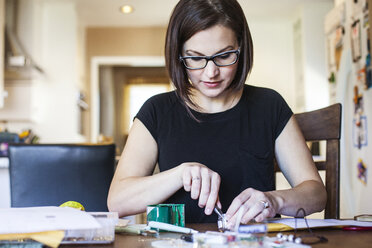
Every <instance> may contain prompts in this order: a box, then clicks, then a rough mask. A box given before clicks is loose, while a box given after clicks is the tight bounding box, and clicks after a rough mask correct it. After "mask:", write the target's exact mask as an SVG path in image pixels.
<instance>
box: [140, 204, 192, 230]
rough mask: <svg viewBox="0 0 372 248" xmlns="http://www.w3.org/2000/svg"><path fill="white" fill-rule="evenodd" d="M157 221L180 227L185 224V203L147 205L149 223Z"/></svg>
mask: <svg viewBox="0 0 372 248" xmlns="http://www.w3.org/2000/svg"><path fill="white" fill-rule="evenodd" d="M150 221H157V222H163V223H168V224H172V225H176V226H180V227H184V226H185V205H184V204H158V205H149V206H147V223H149V222H150Z"/></svg>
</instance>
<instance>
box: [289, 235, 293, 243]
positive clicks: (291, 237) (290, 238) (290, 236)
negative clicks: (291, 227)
mask: <svg viewBox="0 0 372 248" xmlns="http://www.w3.org/2000/svg"><path fill="white" fill-rule="evenodd" d="M293 240H294V235H293V234H290V235H288V241H289V242H293Z"/></svg>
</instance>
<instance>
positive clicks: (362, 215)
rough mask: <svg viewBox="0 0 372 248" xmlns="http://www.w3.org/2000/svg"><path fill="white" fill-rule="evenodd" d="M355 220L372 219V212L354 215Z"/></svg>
mask: <svg viewBox="0 0 372 248" xmlns="http://www.w3.org/2000/svg"><path fill="white" fill-rule="evenodd" d="M354 220H357V221H372V214H361V215H357V216H354Z"/></svg>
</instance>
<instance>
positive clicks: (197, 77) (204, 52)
mask: <svg viewBox="0 0 372 248" xmlns="http://www.w3.org/2000/svg"><path fill="white" fill-rule="evenodd" d="M238 48H239V47H238V41H237V39H236V36H235V33H234V31H233V30H231V29H230V28H227V27H225V26H222V25H216V26H213V27H211V28H209V29H206V30H202V31H200V32H198V33H196V34H194V35H193V36H192V37H191V38H190V39H188V40H187V41H186V42H185V44H184V46H183V51H182V56H212V55H215V54H218V53H222V52H226V51H231V50H237V49H238ZM237 67H238V62H237V63H235V64H232V65H229V66H224V67H219V66H217V65H215V64H214V63H213V61H211V60H209V61H208V63H207V66H206V67H205V68H203V69H197V70H190V69H186V71H187V75H188V77H189V79H190V81H191V82H192V84H193V86H194V87H195V89H196V90H198V91H199V92H200V93H201V94H202V95H203V96H205V97H208V98H218V97H224V94H223V93H224V91H225V89H226V88H227V87H228V86H229V85H230V84H231V82H232V80H233V79H234V77H235V73H236V70H237Z"/></svg>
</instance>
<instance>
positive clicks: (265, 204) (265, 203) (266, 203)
mask: <svg viewBox="0 0 372 248" xmlns="http://www.w3.org/2000/svg"><path fill="white" fill-rule="evenodd" d="M260 202H261V203H262V204H263V207H264V209H266V208H269V202H267V201H263V200H260Z"/></svg>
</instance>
